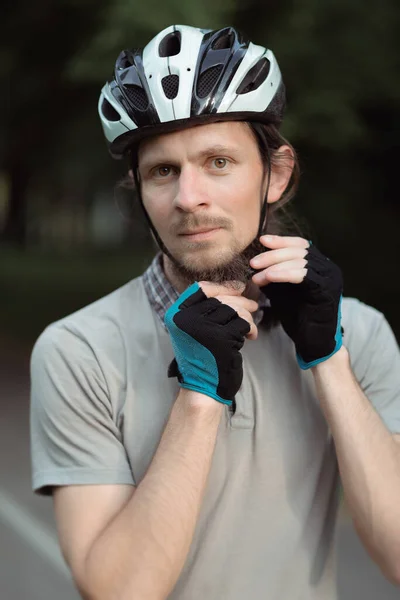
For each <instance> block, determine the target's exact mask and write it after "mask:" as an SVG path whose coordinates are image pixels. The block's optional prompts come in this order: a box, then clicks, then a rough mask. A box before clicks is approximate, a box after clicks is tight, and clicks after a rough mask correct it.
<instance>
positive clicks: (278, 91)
mask: <svg viewBox="0 0 400 600" xmlns="http://www.w3.org/2000/svg"><path fill="white" fill-rule="evenodd" d="M284 107H285V88H284V84H283V81H282V77H281V72H280V69H279V66H278V63H277V61H276V59H275V56H274V54H273V53H272V52H271V50H268V49H266V48H264V47H262V46H257V45H255V44H253V43H251V42H250V41H249V40H247V39H246V38H245V37H244V36H243V35H242V34H241V33H239V32H238V31H237V30H236V29H234V28H233V27H225V28H224V29H219V30H210V29H198V28H196V27H189V26H186V25H172V26H170V27H167V28H166V29H164V30H163V31H161V32H160V33H158V34H157V35H156V36H155V37H154V38H153V39H152V40H151V41H150V42H149V43H148V44H147V46H145V47H144V48H143V49H133V50H124V51H123V52H121V54H120V55H119V56H118V58H117V61H116V63H115V69H114V75H113V77H112V79H111V80H110V81H109V82H107V83H106V84H105V85H104V87H103V89H102V91H101V94H100V99H99V104H98V109H99V114H100V119H101V122H102V126H103V130H104V134H105V137H106V140H107V143H108V147H109V151H110V153H111V155H112V156H113V158H116V159H120V158H122V157H123V156H124V155H125V154H126V153H127V151H128V150H129V149H130V148H131V147H134V146H135V145H136V144H137V143H138V142H139V141H140V140H141V139H143V138H144V137H146V136H148V135H157V134H161V133H167V132H169V131H174V130H177V129H180V128H184V127H188V126H191V125H195V124H196V123H198V124H200V123H203V122H204V123H210V122H212V121H226V120H235V121H239V120H241V121H243V120H246V121H252V120H253V121H258V122H265V123H275V124H276V125H279V124H280V122H281V121H282V116H283V111H284Z"/></svg>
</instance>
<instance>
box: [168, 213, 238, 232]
mask: <svg viewBox="0 0 400 600" xmlns="http://www.w3.org/2000/svg"><path fill="white" fill-rule="evenodd" d="M202 227H206V228H208V227H210V228H217V227H221V228H223V229H227V230H228V231H230V230H231V229H232V223H231V222H230V220H229V219H226V218H225V217H211V216H206V215H202V216H201V217H200V216H196V215H189V214H188V215H185V216H184V217H182V219H180V221H179V223H174V224H173V225H171V227H170V228H169V233H170V234H172V235H180V234H181V233H183V232H185V231H187V230H189V231H190V230H192V229H201V228H202Z"/></svg>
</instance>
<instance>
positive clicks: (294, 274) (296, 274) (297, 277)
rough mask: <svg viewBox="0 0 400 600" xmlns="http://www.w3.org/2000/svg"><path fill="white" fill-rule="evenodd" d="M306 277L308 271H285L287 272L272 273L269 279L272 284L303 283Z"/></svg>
mask: <svg viewBox="0 0 400 600" xmlns="http://www.w3.org/2000/svg"><path fill="white" fill-rule="evenodd" d="M306 275H307V269H288V270H286V269H285V271H275V273H270V274H269V275H268V279H269V281H270V282H272V281H274V282H286V283H302V281H304V278H305V276H306Z"/></svg>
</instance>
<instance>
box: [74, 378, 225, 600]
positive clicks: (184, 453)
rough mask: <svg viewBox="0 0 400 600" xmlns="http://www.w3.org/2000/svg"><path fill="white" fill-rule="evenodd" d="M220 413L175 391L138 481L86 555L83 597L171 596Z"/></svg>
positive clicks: (138, 599) (218, 407)
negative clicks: (155, 446)
mask: <svg viewBox="0 0 400 600" xmlns="http://www.w3.org/2000/svg"><path fill="white" fill-rule="evenodd" d="M222 410H223V406H222V404H219V403H218V402H216V401H215V400H211V399H210V398H206V397H205V396H202V395H201V394H197V393H195V392H190V391H187V390H183V389H182V390H181V392H180V393H179V396H178V398H177V400H176V402H175V404H174V406H173V408H172V411H171V415H170V418H169V420H168V423H167V425H166V428H165V430H164V433H163V435H162V438H161V440H160V444H159V446H158V449H157V452H156V454H155V456H154V458H153V460H152V462H151V465H150V467H149V469H148V471H147V473H146V475H145V477H144V478H143V480H142V481H141V483H140V484H139V486H138V487H137V489H136V490H135V492H134V494H133V496H132V498H131V500H130V501H129V502H128V504H127V505H126V506H125V507H124V509H123V510H122V511H121V512H120V513H119V514H118V516H117V517H116V518H115V519H114V520H113V522H112V523H111V524H110V525H109V526H108V527H107V529H106V530H105V531H104V532H103V533H102V535H101V536H100V537H99V538H98V539H97V541H96V542H95V544H94V546H93V547H92V549H91V552H90V554H89V557H88V560H87V564H86V577H85V579H86V581H87V582H89V584H88V588H89V594H88V596H89V598H93V599H94V600H103V599H104V600H144V599H146V600H161V599H164V598H166V597H167V596H168V594H169V593H170V592H171V590H172V589H173V587H174V585H175V583H176V581H177V579H178V577H179V574H180V572H181V570H182V567H183V565H184V562H185V560H186V556H187V554H188V551H189V547H190V544H191V541H192V537H193V533H194V529H195V525H196V522H197V518H198V513H199V509H200V505H201V501H202V497H203V493H204V489H205V485H206V481H207V477H208V473H209V470H210V465H211V459H212V456H213V451H214V447H215V441H216V436H217V431H218V425H219V422H220V418H221V414H222Z"/></svg>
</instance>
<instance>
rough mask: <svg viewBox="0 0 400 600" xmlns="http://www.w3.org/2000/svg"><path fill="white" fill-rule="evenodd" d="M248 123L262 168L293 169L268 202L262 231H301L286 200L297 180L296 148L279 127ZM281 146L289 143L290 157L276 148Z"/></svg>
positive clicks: (293, 192)
mask: <svg viewBox="0 0 400 600" xmlns="http://www.w3.org/2000/svg"><path fill="white" fill-rule="evenodd" d="M247 125H248V126H249V128H250V130H251V131H252V133H253V135H254V138H255V140H256V142H257V146H258V150H259V153H260V156H261V160H262V162H263V164H264V170H265V172H267V171H270V169H271V168H274V167H279V168H283V169H292V173H291V176H290V179H289V182H288V185H287V187H286V189H285V191H284V193H283V194H282V196H281V198H280V199H279V200H278V201H277V202H274V203H273V204H268V206H267V220H266V227H265V231H264V233H270V234H273V235H293V234H296V235H300V236H301V235H302V231H301V226H300V224H299V222H298V220H297V218H295V216H294V210H293V208H292V207H291V206H290V207H288V204H289V203H290V201H291V200H292V198H293V197H294V196H295V195H296V192H297V190H298V188H299V183H300V164H299V158H298V155H297V152H296V150H295V149H294V147H293V146H292V144H291V143H290V142H289V141H288V140H287V139H286V138H284V137H283V135H282V134H281V133H280V131H279V129H278V128H277V127H276V126H275V125H273V124H266V123H256V122H251V121H248V122H247ZM281 146H289V148H290V150H291V153H292V159H289V158H288V154H287V153H284V152H278V150H279V148H280V147H281Z"/></svg>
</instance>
